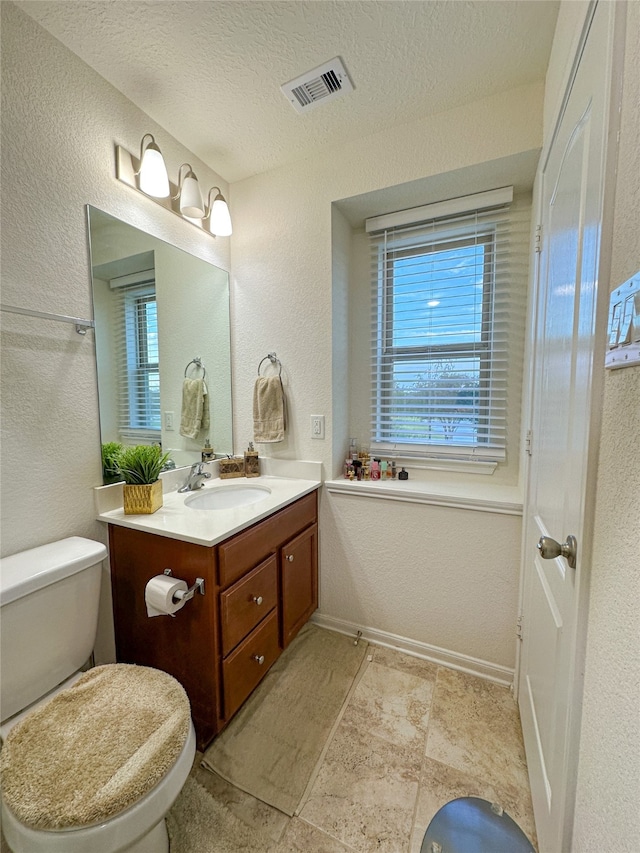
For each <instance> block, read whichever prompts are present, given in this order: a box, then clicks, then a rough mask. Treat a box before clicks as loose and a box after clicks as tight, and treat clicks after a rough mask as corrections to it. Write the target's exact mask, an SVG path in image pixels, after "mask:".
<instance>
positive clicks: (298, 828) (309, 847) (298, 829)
mask: <svg viewBox="0 0 640 853" xmlns="http://www.w3.org/2000/svg"><path fill="white" fill-rule="evenodd" d="M273 853H353V847H347V846H346V845H345V844H341V843H340V842H339V841H336V839H335V838H331V837H330V836H329V835H327V834H326V833H324V832H322V831H321V830H319V829H317V828H316V827H315V826H311V824H309V823H306V822H305V821H304V820H300V818H296V817H294V818H292V819H291V821H290V823H289V827H288V828H287V831H286V832H285V834H284V836H283V838H282V841H281V842H280V844H279V845H278V846H277V847H275V848H274V850H273Z"/></svg>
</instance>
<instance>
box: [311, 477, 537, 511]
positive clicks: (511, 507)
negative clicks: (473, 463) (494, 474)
mask: <svg viewBox="0 0 640 853" xmlns="http://www.w3.org/2000/svg"><path fill="white" fill-rule="evenodd" d="M324 485H325V487H326V489H327V491H328V492H330V493H331V494H337V495H340V494H342V495H349V496H350V497H362V498H373V499H376V498H378V499H380V498H381V499H383V500H391V501H405V502H407V503H419V504H431V505H434V506H446V507H453V508H455V509H470V510H476V511H478V512H494V513H500V514H502V515H522V494H521V492H520V489H519V488H518V487H517V486H499V485H495V484H489V483H487V484H485V483H478V484H475V483H473V484H471V483H464V484H462V483H460V484H457V483H456V484H451V483H428V482H425V481H421V480H384V481H381V480H343V479H340V480H326V481H325V484H324Z"/></svg>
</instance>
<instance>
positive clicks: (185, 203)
mask: <svg viewBox="0 0 640 853" xmlns="http://www.w3.org/2000/svg"><path fill="white" fill-rule="evenodd" d="M180 213H181V214H182V215H183V216H190V217H191V218H192V219H202V217H203V216H204V202H203V201H202V193H201V192H200V185H199V184H198V179H197V178H196V176H195V175H194V174H193V172H188V174H187V176H186V178H185V179H184V181H183V182H182V189H181V190H180Z"/></svg>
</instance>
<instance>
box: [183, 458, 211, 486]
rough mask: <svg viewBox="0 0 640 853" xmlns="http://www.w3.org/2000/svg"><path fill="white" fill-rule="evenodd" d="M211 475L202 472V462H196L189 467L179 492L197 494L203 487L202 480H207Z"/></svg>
mask: <svg viewBox="0 0 640 853" xmlns="http://www.w3.org/2000/svg"><path fill="white" fill-rule="evenodd" d="M210 477H211V474H210V473H209V472H208V471H205V470H204V465H203V463H202V462H196V463H194V464H193V465H192V466H191V470H190V471H189V476H188V477H187V479H186V481H185V482H184V484H183V485H182V486H180V488H179V489H178V491H179V492H197V491H198V489H201V488H202V487H203V486H204V480H208V479H209V478H210Z"/></svg>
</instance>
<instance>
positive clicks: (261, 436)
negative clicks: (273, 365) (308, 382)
mask: <svg viewBox="0 0 640 853" xmlns="http://www.w3.org/2000/svg"><path fill="white" fill-rule="evenodd" d="M285 429H286V420H285V398H284V388H283V386H282V380H281V379H280V377H279V376H259V377H258V378H257V379H256V384H255V386H254V389H253V440H254V441H255V442H258V443H260V444H269V443H272V442H276V441H282V440H283V438H284V433H285Z"/></svg>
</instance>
